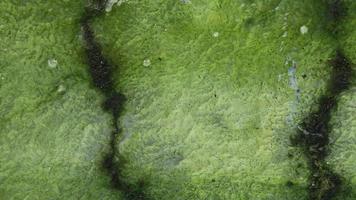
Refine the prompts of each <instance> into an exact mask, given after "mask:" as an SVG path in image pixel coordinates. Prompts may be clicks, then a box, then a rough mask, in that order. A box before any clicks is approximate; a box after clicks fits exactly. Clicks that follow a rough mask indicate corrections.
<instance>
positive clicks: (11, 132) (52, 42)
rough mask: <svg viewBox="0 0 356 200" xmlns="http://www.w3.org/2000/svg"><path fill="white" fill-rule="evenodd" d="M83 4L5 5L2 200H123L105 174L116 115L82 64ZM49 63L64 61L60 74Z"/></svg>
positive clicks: (0, 85)
mask: <svg viewBox="0 0 356 200" xmlns="http://www.w3.org/2000/svg"><path fill="white" fill-rule="evenodd" d="M11 2H12V3H11ZM83 6H84V4H83V3H75V1H67V2H65V1H62V2H55V1H26V2H25V1H8V0H3V1H1V2H0V16H1V17H0V19H1V21H0V38H1V39H0V41H1V42H0V73H1V79H0V94H1V97H0V136H1V137H0V199H2V200H10V199H14V200H15V199H31V200H36V199H118V198H119V195H120V194H118V193H117V192H115V191H113V190H111V189H110V183H109V181H110V178H109V177H107V175H106V174H104V173H102V172H101V171H102V170H101V169H100V168H101V164H100V163H101V160H102V158H103V154H104V152H105V151H106V150H107V149H108V146H109V145H108V142H109V139H110V133H111V131H112V130H111V129H112V128H111V122H110V119H111V117H110V115H108V114H105V113H104V112H103V111H102V109H101V107H100V105H101V101H102V97H101V96H100V95H99V93H98V92H96V91H95V90H94V89H92V88H91V86H90V77H89V75H88V74H87V66H86V64H85V62H84V60H83V52H82V51H83V50H82V49H83V47H82V43H81V41H80V40H79V35H80V28H79V26H78V19H79V17H80V15H81V13H82V10H83ZM49 59H56V60H57V61H58V65H57V67H56V68H50V67H49V66H48V64H47V61H48V60H49ZM59 87H61V88H65V91H58V89H59Z"/></svg>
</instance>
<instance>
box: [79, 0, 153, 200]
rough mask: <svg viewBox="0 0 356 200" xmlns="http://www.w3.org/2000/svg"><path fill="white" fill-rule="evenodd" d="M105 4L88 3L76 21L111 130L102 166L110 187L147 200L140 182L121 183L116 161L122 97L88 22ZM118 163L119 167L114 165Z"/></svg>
mask: <svg viewBox="0 0 356 200" xmlns="http://www.w3.org/2000/svg"><path fill="white" fill-rule="evenodd" d="M106 3H107V0H90V2H89V5H88V6H87V7H86V8H85V12H84V15H83V17H82V19H81V21H80V26H81V29H82V35H83V39H84V42H85V53H86V57H87V62H88V65H89V72H90V75H91V78H92V82H93V84H94V86H95V87H96V88H97V89H98V90H99V91H100V92H101V93H103V94H104V96H105V101H104V102H103V109H104V110H105V111H106V112H109V113H111V115H112V126H113V131H112V133H111V136H110V144H109V145H110V152H109V153H107V154H106V155H105V157H104V160H103V163H102V165H103V168H104V169H105V171H106V173H107V174H108V175H109V176H110V178H111V185H112V187H113V188H115V189H117V190H120V191H122V192H123V193H124V196H125V197H126V199H130V200H144V199H147V198H146V197H145V196H144V193H143V186H144V185H143V181H141V182H140V183H138V184H135V185H133V184H129V183H127V182H125V181H123V176H122V175H121V174H122V173H121V172H122V166H123V158H119V157H120V155H119V152H118V150H117V148H116V141H117V139H118V136H119V133H120V128H119V126H118V124H117V121H118V118H119V116H120V113H121V111H122V108H123V103H124V101H125V96H124V95H123V94H121V93H119V92H117V91H116V90H115V87H114V81H113V77H112V72H113V68H112V66H111V65H110V63H109V62H108V60H107V59H106V58H105V57H104V55H103V53H102V49H101V46H100V44H99V43H98V42H97V41H96V40H95V35H94V32H93V30H92V28H91V21H92V20H93V19H94V18H96V17H99V16H100V15H102V14H103V13H104V12H105V7H106ZM119 161H120V165H119V164H118V162H119Z"/></svg>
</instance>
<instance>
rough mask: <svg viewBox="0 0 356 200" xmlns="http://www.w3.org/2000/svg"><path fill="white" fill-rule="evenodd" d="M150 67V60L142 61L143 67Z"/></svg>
mask: <svg viewBox="0 0 356 200" xmlns="http://www.w3.org/2000/svg"><path fill="white" fill-rule="evenodd" d="M150 65H151V60H150V59H145V60H144V61H143V66H145V67H149V66H150Z"/></svg>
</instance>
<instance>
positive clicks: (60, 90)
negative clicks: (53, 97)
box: [57, 85, 66, 94]
mask: <svg viewBox="0 0 356 200" xmlns="http://www.w3.org/2000/svg"><path fill="white" fill-rule="evenodd" d="M65 91H66V87H64V85H59V86H58V88H57V92H58V93H61V94H63V93H64V92H65Z"/></svg>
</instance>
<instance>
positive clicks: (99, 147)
mask: <svg viewBox="0 0 356 200" xmlns="http://www.w3.org/2000/svg"><path fill="white" fill-rule="evenodd" d="M120 2H121V1H120ZM345 2H346V3H347V7H348V8H349V11H350V10H351V11H352V10H355V5H356V4H355V3H354V2H353V1H352V0H347V1H345ZM84 5H85V3H84V1H82V2H80V1H78V2H75V1H65V0H63V1H58V2H55V1H10V0H3V1H1V2H0V16H1V20H2V21H3V22H4V23H1V24H0V39H1V43H0V70H1V71H0V93H1V94H4V95H1V97H0V116H1V117H0V130H1V131H0V134H1V137H0V199H5V200H7V199H121V193H120V192H119V191H116V190H113V189H112V188H111V187H110V178H109V177H108V176H107V174H105V172H104V171H103V170H102V169H101V161H102V159H103V157H104V155H105V153H106V152H107V151H108V150H109V142H110V133H111V131H112V127H111V117H110V115H109V114H107V113H105V112H103V111H102V109H101V102H102V101H103V99H104V98H103V97H102V96H101V94H100V92H98V91H96V90H95V89H94V87H92V86H91V85H90V82H91V80H90V77H89V72H88V71H87V69H88V67H87V66H86V62H85V58H84V57H85V56H84V53H83V52H84V50H83V47H82V46H83V43H82V40H81V38H80V30H79V29H80V26H79V19H80V16H81V15H82V14H83V12H84V9H83V8H84ZM326 10H327V7H326V5H325V1H317V0H315V1H310V0H300V1H292V0H285V1H280V0H263V1H252V0H234V1H232V0H231V1H221V0H211V1H210V0H209V1H203V0H191V1H178V0H177V1H173V0H168V1H167V0H154V1H153V0H128V1H124V2H123V3H120V6H114V7H113V8H112V11H111V12H109V13H107V14H106V16H103V17H100V18H98V19H96V21H95V26H94V30H95V34H96V36H97V39H98V41H100V43H101V45H102V47H103V50H104V54H105V55H106V57H107V58H109V59H110V62H111V63H114V64H116V69H115V74H114V78H115V80H114V81H115V82H116V83H115V85H116V89H117V91H120V92H122V93H124V95H125V96H126V97H127V102H126V104H125V111H124V113H123V115H122V116H121V117H120V120H119V123H120V126H121V128H122V131H123V135H122V137H121V138H118V141H117V143H118V144H119V145H118V146H117V147H116V148H118V149H119V151H118V152H120V156H122V157H123V158H125V161H126V162H125V165H124V166H123V174H122V175H123V176H124V177H123V178H124V180H123V181H125V182H127V183H129V184H133V185H135V184H138V183H140V184H142V185H144V188H143V192H144V193H145V194H146V196H147V197H150V199H157V200H159V199H175V200H198V199H214V200H218V199H242V200H245V199H246V200H247V199H256V200H260V199H264V200H267V199H273V200H275V199H280V200H289V199H290V200H294V199H295V200H299V199H305V198H306V197H307V186H308V176H309V171H308V168H307V164H306V160H305V158H304V156H303V154H302V152H301V151H300V149H298V148H294V147H291V145H290V140H289V139H290V136H291V135H293V134H295V130H296V125H297V124H298V123H299V122H300V121H301V120H302V119H303V117H304V116H306V115H307V114H308V113H309V112H310V110H312V109H313V105H315V102H316V101H317V99H318V97H319V96H320V95H321V94H323V93H324V92H325V86H326V83H327V81H328V78H329V73H330V71H331V70H330V68H329V66H328V64H327V62H328V59H330V58H331V57H332V56H333V54H334V53H335V50H336V47H337V46H338V44H341V45H340V46H342V47H343V50H344V51H345V54H346V55H347V57H349V58H350V59H351V60H352V62H354V63H356V57H355V55H356V54H355V48H356V47H355V46H356V45H355V41H356V40H355V37H356V35H355V32H354V31H355V30H354V28H353V27H354V24H355V14H354V13H353V12H349V15H348V16H347V17H346V19H345V21H344V22H343V23H342V25H341V26H342V28H340V29H341V30H342V31H341V32H340V35H341V36H340V38H338V39H335V38H333V37H332V36H331V35H330V34H329V33H327V31H326V24H327V22H326V20H327V19H326V18H325V14H321V13H323V12H324V11H326ZM317 11H318V12H317ZM319 11H320V12H319ZM301 27H307V32H305V30H306V29H305V28H303V33H302V32H301ZM54 60H55V61H56V62H55V61H54ZM48 61H49V63H48ZM55 63H57V64H55ZM340 100H341V101H340V106H339V107H338V108H337V109H336V110H335V111H334V112H333V117H332V120H333V122H332V124H333V134H332V138H335V142H333V145H332V147H331V148H332V153H331V155H330V156H329V157H328V161H329V162H330V166H332V168H333V169H335V170H336V171H337V172H338V173H339V174H341V175H342V176H343V177H344V178H345V183H346V184H345V185H344V187H343V190H345V191H347V192H344V193H343V194H342V195H341V196H339V197H338V198H340V199H346V200H348V199H350V200H351V199H354V198H355V186H354V185H355V184H356V182H355V173H356V171H355V169H356V166H355V163H354V159H353V158H354V154H355V151H356V148H355V146H354V144H353V142H352V141H353V140H354V132H355V130H354V129H355V119H354V117H353V116H354V115H355V114H353V113H354V110H355V109H354V107H355V105H354V102H355V94H354V89H351V90H350V91H348V92H345V94H343V95H342V97H341V98H340ZM333 141H334V139H333ZM117 156H118V155H117ZM119 164H120V163H119Z"/></svg>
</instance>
